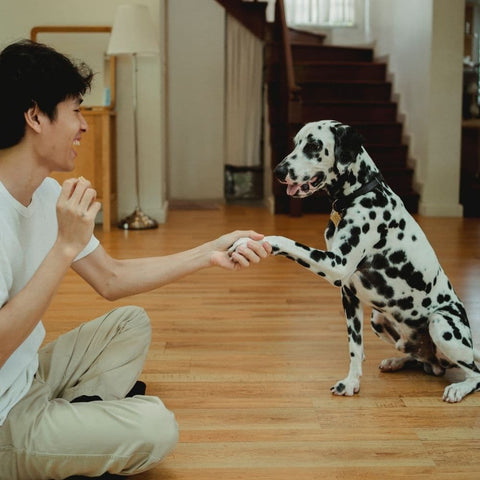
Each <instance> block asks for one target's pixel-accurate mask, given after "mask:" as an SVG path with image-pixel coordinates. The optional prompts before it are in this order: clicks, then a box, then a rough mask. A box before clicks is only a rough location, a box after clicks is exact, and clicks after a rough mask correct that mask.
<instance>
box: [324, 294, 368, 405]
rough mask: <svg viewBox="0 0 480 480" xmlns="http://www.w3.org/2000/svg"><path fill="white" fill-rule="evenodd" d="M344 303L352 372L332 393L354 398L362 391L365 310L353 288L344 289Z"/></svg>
mask: <svg viewBox="0 0 480 480" xmlns="http://www.w3.org/2000/svg"><path fill="white" fill-rule="evenodd" d="M342 302H343V308H344V310H345V315H346V317H347V331H348V348H349V350H350V370H349V372H348V376H347V377H346V378H344V379H343V380H340V381H338V382H337V383H336V384H335V385H334V386H333V387H332V388H330V391H331V392H332V393H333V394H334V395H347V396H352V395H353V394H355V393H357V392H358V391H359V390H360V377H361V376H362V362H363V358H364V352H363V308H362V305H361V303H360V301H359V300H358V298H357V297H356V296H355V291H354V289H352V288H348V287H346V286H344V287H343V288H342Z"/></svg>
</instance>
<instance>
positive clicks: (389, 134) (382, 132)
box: [350, 122, 403, 145]
mask: <svg viewBox="0 0 480 480" xmlns="http://www.w3.org/2000/svg"><path fill="white" fill-rule="evenodd" d="M350 125H351V126H352V127H353V128H355V130H357V131H358V132H360V133H361V134H362V135H363V136H364V137H365V141H366V142H367V143H369V144H382V145H392V144H393V145H398V144H401V143H402V134H403V125H402V124H401V123H400V122H391V123H366V122H361V123H355V122H351V123H350Z"/></svg>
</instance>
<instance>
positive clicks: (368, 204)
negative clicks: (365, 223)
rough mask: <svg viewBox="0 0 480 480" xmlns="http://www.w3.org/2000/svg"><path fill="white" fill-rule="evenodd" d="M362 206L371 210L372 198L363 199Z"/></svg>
mask: <svg viewBox="0 0 480 480" xmlns="http://www.w3.org/2000/svg"><path fill="white" fill-rule="evenodd" d="M360 205H361V206H362V207H365V208H369V209H370V208H372V199H371V198H362V199H361V200H360ZM373 213H375V212H373ZM370 218H372V217H370ZM374 218H375V217H374Z"/></svg>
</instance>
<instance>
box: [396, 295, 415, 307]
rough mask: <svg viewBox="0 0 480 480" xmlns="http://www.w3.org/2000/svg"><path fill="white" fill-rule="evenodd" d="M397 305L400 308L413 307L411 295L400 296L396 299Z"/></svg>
mask: <svg viewBox="0 0 480 480" xmlns="http://www.w3.org/2000/svg"><path fill="white" fill-rule="evenodd" d="M397 305H398V307H399V308H400V309H401V310H411V309H412V308H413V297H406V298H401V299H400V300H398V301H397Z"/></svg>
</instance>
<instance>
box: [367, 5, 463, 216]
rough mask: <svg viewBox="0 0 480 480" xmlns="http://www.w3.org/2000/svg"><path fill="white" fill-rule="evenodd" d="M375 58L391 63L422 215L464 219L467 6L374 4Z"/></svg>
mask: <svg viewBox="0 0 480 480" xmlns="http://www.w3.org/2000/svg"><path fill="white" fill-rule="evenodd" d="M370 1H371V9H370V10H371V31H372V37H373V39H374V41H375V53H376V55H377V56H387V58H388V68H389V71H390V72H391V73H392V74H393V80H394V82H393V87H394V91H395V92H396V93H398V94H399V99H400V103H399V110H400V112H401V113H404V114H406V121H405V123H404V125H405V130H406V132H407V133H408V135H409V136H410V156H411V157H412V158H413V159H414V160H415V161H416V164H415V175H416V180H417V182H418V183H419V184H420V186H422V187H423V188H422V189H421V195H422V197H421V202H420V213H422V214H424V215H431V216H461V215H462V207H461V205H460V204H459V201H458V197H459V175H460V144H461V123H462V118H461V92H462V57H463V15H464V13H463V12H464V0H422V1H418V0H370Z"/></svg>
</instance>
